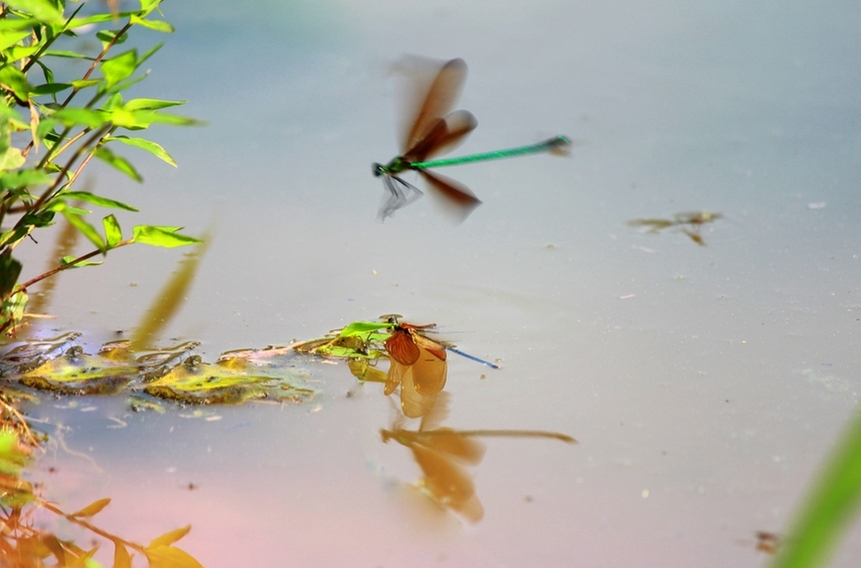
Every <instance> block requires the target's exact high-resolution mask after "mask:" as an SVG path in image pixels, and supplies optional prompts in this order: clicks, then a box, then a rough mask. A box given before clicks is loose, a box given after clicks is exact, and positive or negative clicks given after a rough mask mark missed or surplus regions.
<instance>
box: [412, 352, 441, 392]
mask: <svg viewBox="0 0 861 568" xmlns="http://www.w3.org/2000/svg"><path fill="white" fill-rule="evenodd" d="M419 351H420V355H419V357H418V359H416V362H415V363H413V365H412V366H411V367H410V371H411V372H412V376H413V384H414V386H415V389H416V391H418V392H419V393H421V394H423V395H434V396H436V394H437V393H438V392H440V391H441V390H442V389H443V388H444V387H445V380H446V376H447V374H448V363H446V360H445V358H444V357H443V358H440V357H438V356H437V355H436V354H435V353H431V352H430V351H428V350H427V349H425V348H424V347H421V346H419ZM443 355H445V353H444V352H443Z"/></svg>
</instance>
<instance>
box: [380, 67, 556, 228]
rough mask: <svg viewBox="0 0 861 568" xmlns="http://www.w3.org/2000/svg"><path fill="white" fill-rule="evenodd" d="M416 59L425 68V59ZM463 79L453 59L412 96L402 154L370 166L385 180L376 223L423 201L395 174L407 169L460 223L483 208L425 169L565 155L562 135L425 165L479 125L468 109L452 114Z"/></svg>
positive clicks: (466, 191)
mask: <svg viewBox="0 0 861 568" xmlns="http://www.w3.org/2000/svg"><path fill="white" fill-rule="evenodd" d="M418 61H421V62H423V63H424V64H425V66H427V62H426V61H424V60H417V62H418ZM465 80H466V63H464V61H463V59H452V60H451V61H448V62H447V63H445V64H444V65H442V66H441V67H439V71H438V72H437V73H436V75H435V76H433V79H432V80H430V81H426V83H428V84H429V86H427V89H426V90H422V89H418V91H419V92H415V93H414V95H416V100H415V101H414V103H413V109H411V110H412V112H413V118H412V120H411V121H410V122H409V123H408V124H409V128H408V129H407V132H406V134H405V136H404V139H403V140H402V145H401V149H402V151H403V153H402V154H401V155H400V156H397V157H395V158H394V159H392V160H391V161H390V162H389V163H388V164H377V163H375V164H374V165H373V172H374V175H375V176H377V177H382V178H383V183H385V185H386V189H387V190H388V194H387V196H386V201H385V203H383V206H382V207H381V208H380V214H379V216H380V219H385V218H386V217H389V216H391V215H392V214H393V213H394V212H395V211H397V210H398V209H400V208H401V207H404V206H406V205H409V204H410V203H412V202H413V201H415V200H416V199H418V198H419V197H421V195H422V192H421V191H420V190H419V189H418V188H417V187H415V186H414V185H412V184H410V183H408V182H406V181H404V179H403V178H401V177H399V176H398V174H401V173H403V172H406V171H408V170H414V171H417V172H418V173H419V175H421V176H422V177H423V178H424V179H425V181H427V183H428V185H429V186H430V187H431V188H432V189H434V190H435V191H436V192H437V194H438V195H439V196H440V197H442V198H443V202H444V203H445V204H447V205H448V206H450V208H451V209H452V211H453V212H454V213H456V214H457V215H459V216H460V218H461V219H465V218H466V217H467V216H468V215H469V214H470V213H471V212H472V210H473V209H475V208H476V207H478V206H479V205H480V204H481V201H480V200H479V199H478V198H477V197H476V196H475V194H473V193H472V192H471V191H470V190H469V189H468V188H467V187H466V186H464V185H462V184H460V183H458V182H456V181H454V180H452V179H448V178H445V177H443V176H441V175H439V174H432V173H430V172H429V171H428V168H437V167H442V166H454V165H457V164H466V163H469V162H483V161H486V160H498V159H501V158H510V157H513V156H525V155H528V154H537V153H541V152H551V153H556V154H565V153H566V152H567V149H568V147H569V146H570V145H571V141H570V140H569V139H568V138H567V137H565V136H554V137H553V138H550V139H549V140H546V141H544V142H541V143H538V144H532V145H529V146H520V147H518V148H509V149H507V150H497V151H494V152H485V153H483V154H473V155H470V156H461V157H458V158H449V159H442V160H432V161H428V160H429V159H430V158H432V157H434V156H436V155H439V154H442V153H445V152H448V151H451V150H452V149H453V148H454V147H455V146H457V145H458V144H460V143H461V142H463V141H464V140H465V139H466V137H467V136H468V135H469V133H470V132H472V131H473V130H474V129H475V127H476V126H478V121H477V120H476V119H475V117H474V116H473V115H472V113H470V112H469V111H465V110H456V111H454V112H451V109H452V107H453V106H454V103H455V102H456V101H457V99H458V97H459V96H460V92H461V90H462V89H463V83H464V81H465Z"/></svg>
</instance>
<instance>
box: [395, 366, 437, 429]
mask: <svg viewBox="0 0 861 568" xmlns="http://www.w3.org/2000/svg"><path fill="white" fill-rule="evenodd" d="M443 365H445V363H443ZM416 366H417V365H412V366H410V367H407V368H406V371H405V372H404V374H403V376H402V377H401V410H403V412H404V416H406V417H408V418H421V417H422V416H424V415H426V414H427V413H428V412H430V411H431V410H433V407H434V405H436V397H437V393H436V392H431V393H426V392H421V391H420V390H419V389H418V388H416ZM437 392H438V391H437Z"/></svg>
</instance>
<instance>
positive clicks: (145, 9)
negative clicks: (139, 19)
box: [140, 0, 161, 16]
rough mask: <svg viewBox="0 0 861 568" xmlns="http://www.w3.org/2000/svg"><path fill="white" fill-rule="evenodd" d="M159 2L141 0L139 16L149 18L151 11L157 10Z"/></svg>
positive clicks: (159, 0) (158, 0)
mask: <svg viewBox="0 0 861 568" xmlns="http://www.w3.org/2000/svg"><path fill="white" fill-rule="evenodd" d="M159 4H161V0H141V12H140V13H141V16H149V15H150V14H151V13H152V11H153V10H155V9H157V8H158V5H159Z"/></svg>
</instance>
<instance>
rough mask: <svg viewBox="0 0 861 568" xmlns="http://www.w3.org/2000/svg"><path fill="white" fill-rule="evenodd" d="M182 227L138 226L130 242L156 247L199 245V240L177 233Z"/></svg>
mask: <svg viewBox="0 0 861 568" xmlns="http://www.w3.org/2000/svg"><path fill="white" fill-rule="evenodd" d="M180 229H182V227H156V226H153V225H138V226H136V227H135V228H134V229H132V230H133V231H134V237H133V238H132V240H133V241H134V242H136V243H143V244H146V245H152V246H156V247H165V248H173V247H181V246H185V245H193V244H197V243H200V242H201V241H200V239H195V238H194V237H188V236H186V235H180V234H179V233H177V231H179V230H180Z"/></svg>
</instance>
